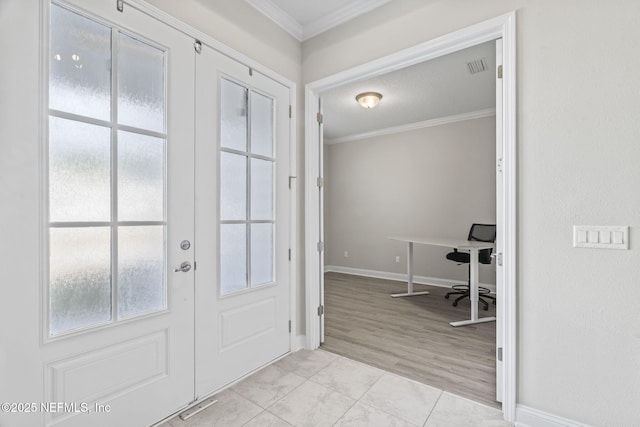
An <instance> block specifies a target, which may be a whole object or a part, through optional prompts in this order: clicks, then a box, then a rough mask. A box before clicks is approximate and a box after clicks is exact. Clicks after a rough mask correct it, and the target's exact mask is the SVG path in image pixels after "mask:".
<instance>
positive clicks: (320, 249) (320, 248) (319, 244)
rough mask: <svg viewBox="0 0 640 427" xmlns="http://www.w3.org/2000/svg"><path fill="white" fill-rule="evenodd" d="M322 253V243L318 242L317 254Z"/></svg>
mask: <svg viewBox="0 0 640 427" xmlns="http://www.w3.org/2000/svg"><path fill="white" fill-rule="evenodd" d="M322 251H324V242H318V252H322Z"/></svg>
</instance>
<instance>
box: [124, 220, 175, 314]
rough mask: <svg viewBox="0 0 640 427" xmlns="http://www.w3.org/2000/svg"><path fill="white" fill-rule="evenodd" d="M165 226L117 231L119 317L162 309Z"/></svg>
mask: <svg viewBox="0 0 640 427" xmlns="http://www.w3.org/2000/svg"><path fill="white" fill-rule="evenodd" d="M165 271H166V267H165V248H164V227H163V226H146V227H120V228H119V230H118V317H119V318H122V317H129V316H133V315H137V314H143V313H149V312H153V311H157V310H162V309H164V308H165V307H166V300H165V295H166V292H165V288H166V284H165Z"/></svg>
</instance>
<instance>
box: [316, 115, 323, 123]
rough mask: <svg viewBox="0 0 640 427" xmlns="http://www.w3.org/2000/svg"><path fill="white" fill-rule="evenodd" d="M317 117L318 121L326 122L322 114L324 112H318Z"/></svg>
mask: <svg viewBox="0 0 640 427" xmlns="http://www.w3.org/2000/svg"><path fill="white" fill-rule="evenodd" d="M316 119H317V120H318V123H320V124H322V123H324V116H323V115H322V113H318V115H317V116H316Z"/></svg>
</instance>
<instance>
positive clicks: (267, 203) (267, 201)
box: [251, 159, 273, 221]
mask: <svg viewBox="0 0 640 427" xmlns="http://www.w3.org/2000/svg"><path fill="white" fill-rule="evenodd" d="M251 219H252V220H254V221H255V220H272V219H273V162H272V161H269V160H260V159H251Z"/></svg>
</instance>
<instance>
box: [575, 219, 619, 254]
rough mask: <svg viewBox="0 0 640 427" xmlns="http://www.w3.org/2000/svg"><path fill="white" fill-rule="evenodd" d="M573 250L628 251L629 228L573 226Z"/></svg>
mask: <svg viewBox="0 0 640 427" xmlns="http://www.w3.org/2000/svg"><path fill="white" fill-rule="evenodd" d="M573 246H574V247H575V248H601V249H629V227H628V226H608V225H574V226H573Z"/></svg>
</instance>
